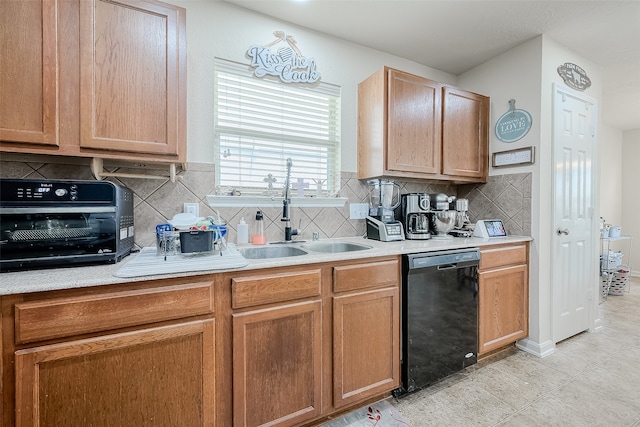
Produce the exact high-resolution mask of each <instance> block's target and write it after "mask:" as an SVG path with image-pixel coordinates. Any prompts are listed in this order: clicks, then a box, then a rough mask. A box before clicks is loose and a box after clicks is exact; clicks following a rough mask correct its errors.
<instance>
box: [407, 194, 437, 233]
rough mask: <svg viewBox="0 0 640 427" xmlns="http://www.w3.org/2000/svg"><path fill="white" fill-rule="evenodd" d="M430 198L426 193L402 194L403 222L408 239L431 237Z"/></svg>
mask: <svg viewBox="0 0 640 427" xmlns="http://www.w3.org/2000/svg"><path fill="white" fill-rule="evenodd" d="M430 199H431V198H430V197H429V195H428V194H426V193H409V194H403V195H402V224H403V225H404V230H405V236H406V238H407V239H411V240H426V239H430V238H431V233H430V232H429V215H430V213H431V201H430Z"/></svg>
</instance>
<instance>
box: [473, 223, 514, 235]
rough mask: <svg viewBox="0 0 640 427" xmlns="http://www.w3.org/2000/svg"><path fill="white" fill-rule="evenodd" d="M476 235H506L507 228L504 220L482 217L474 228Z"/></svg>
mask: <svg viewBox="0 0 640 427" xmlns="http://www.w3.org/2000/svg"><path fill="white" fill-rule="evenodd" d="M473 235H474V236H475V237H482V238H490V237H505V236H506V235H507V230H506V229H505V228H504V224H503V223H502V220H499V219H481V220H480V221H478V222H476V226H475V228H474V230H473Z"/></svg>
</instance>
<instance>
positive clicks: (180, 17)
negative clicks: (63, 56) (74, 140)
mask: <svg viewBox="0 0 640 427" xmlns="http://www.w3.org/2000/svg"><path fill="white" fill-rule="evenodd" d="M184 14H185V11H184V9H181V8H179V7H176V6H173V5H169V4H165V3H160V2H157V1H153V0H108V1H107V0H86V1H84V0H83V1H81V2H80V58H81V59H80V61H81V66H80V92H81V97H80V99H81V101H80V147H82V148H91V149H99V150H114V151H120V152H135V153H151V154H161V155H169V156H178V155H180V156H183V153H182V151H183V150H184V147H183V146H184V140H185V138H184V133H185V117H184V99H186V92H185V87H184V82H185V78H186V76H185V69H184V64H185V63H186V45H185V43H186V41H185V33H184V29H185V21H184V20H185V16H184Z"/></svg>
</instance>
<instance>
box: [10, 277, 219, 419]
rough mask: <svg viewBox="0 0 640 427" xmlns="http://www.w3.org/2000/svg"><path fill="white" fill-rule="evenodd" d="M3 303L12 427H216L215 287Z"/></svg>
mask: <svg viewBox="0 0 640 427" xmlns="http://www.w3.org/2000/svg"><path fill="white" fill-rule="evenodd" d="M209 279H210V278H209ZM0 303H1V304H0V307H1V317H0V319H1V324H2V341H1V344H2V345H0V348H1V349H2V363H1V364H0V372H2V406H0V409H1V417H2V425H3V426H4V427H10V426H24V427H27V426H28V427H32V426H40V427H49V426H56V427H59V426H105V427H107V426H108V427H112V426H142V425H155V426H178V425H179V426H213V425H215V419H214V418H215V405H216V377H215V375H214V370H215V363H216V360H215V358H216V356H215V348H216V347H215V340H216V327H217V325H216V322H215V320H214V312H215V309H214V306H215V299H214V287H213V282H212V281H211V280H205V279H204V278H202V277H199V278H198V279H197V280H193V278H191V279H170V280H160V281H148V282H142V283H137V284H125V285H114V286H101V287H95V288H85V289H72V290H66V291H52V292H42V293H34V294H21V295H9V296H3V297H2V298H1V299H0Z"/></svg>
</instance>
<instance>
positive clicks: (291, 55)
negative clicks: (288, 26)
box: [247, 31, 320, 83]
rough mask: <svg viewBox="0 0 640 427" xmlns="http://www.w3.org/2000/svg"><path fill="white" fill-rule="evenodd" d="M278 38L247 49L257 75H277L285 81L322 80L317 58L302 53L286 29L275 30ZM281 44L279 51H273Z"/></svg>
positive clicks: (312, 81)
mask: <svg viewBox="0 0 640 427" xmlns="http://www.w3.org/2000/svg"><path fill="white" fill-rule="evenodd" d="M273 35H275V36H276V39H275V40H274V41H272V42H271V43H269V44H267V45H265V46H259V45H252V46H250V47H249V50H248V51H247V55H249V57H250V58H251V66H252V67H253V68H255V71H254V74H255V76H256V77H264V76H266V75H267V74H268V75H272V76H277V77H278V78H280V80H281V81H282V82H283V83H314V82H317V81H318V80H320V72H319V71H318V70H316V60H315V59H314V58H307V57H305V56H303V55H302V53H301V52H300V50H299V49H298V46H297V44H296V40H295V39H294V38H293V36H288V35H286V34H285V33H284V31H274V33H273ZM277 45H280V47H279V48H278V50H277V51H275V52H274V51H272V50H271V47H272V46H273V47H274V48H275V47H276V46H277Z"/></svg>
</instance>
